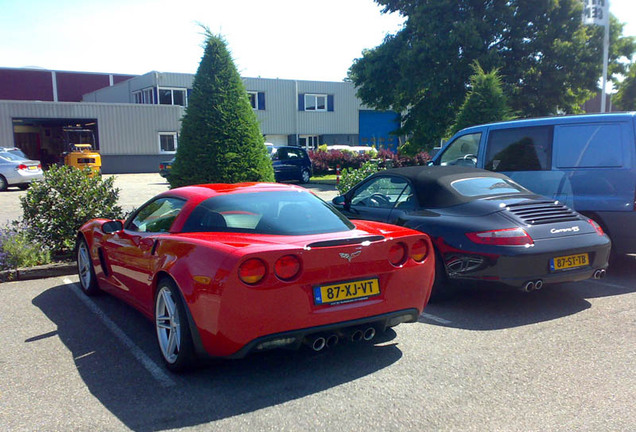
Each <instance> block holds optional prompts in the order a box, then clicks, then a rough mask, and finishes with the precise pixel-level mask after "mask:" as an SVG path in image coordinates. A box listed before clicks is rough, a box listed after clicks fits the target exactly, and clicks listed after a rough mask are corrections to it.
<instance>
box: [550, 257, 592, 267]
mask: <svg viewBox="0 0 636 432" xmlns="http://www.w3.org/2000/svg"><path fill="white" fill-rule="evenodd" d="M586 265H590V258H589V256H588V254H586V253H583V254H577V255H567V256H562V257H556V258H552V259H551V260H550V269H551V270H564V269H570V268H575V267H583V266H586Z"/></svg>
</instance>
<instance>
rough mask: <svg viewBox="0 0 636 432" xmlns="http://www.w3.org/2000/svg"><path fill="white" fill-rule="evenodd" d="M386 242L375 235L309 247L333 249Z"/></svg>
mask: <svg viewBox="0 0 636 432" xmlns="http://www.w3.org/2000/svg"><path fill="white" fill-rule="evenodd" d="M382 240H384V236H381V235H375V236H366V237H356V238H348V239H336V240H326V241H320V242H315V243H310V244H308V245H307V247H309V248H318V247H332V246H346V245H354V244H360V243H365V242H369V243H371V242H376V241H382Z"/></svg>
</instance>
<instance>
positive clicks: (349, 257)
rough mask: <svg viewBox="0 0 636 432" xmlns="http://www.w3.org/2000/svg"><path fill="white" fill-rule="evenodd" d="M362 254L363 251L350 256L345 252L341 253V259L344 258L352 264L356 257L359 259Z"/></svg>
mask: <svg viewBox="0 0 636 432" xmlns="http://www.w3.org/2000/svg"><path fill="white" fill-rule="evenodd" d="M361 253H362V251H357V252H354V253H352V254H348V253H344V252H340V258H344V259H346V260H347V261H349V262H351V260H352V259H354V258H355V257H357V256H358V255H360V254H361Z"/></svg>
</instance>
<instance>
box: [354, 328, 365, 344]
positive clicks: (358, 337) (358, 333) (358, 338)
mask: <svg viewBox="0 0 636 432" xmlns="http://www.w3.org/2000/svg"><path fill="white" fill-rule="evenodd" d="M363 337H364V333H362V330H360V329H355V330H354V331H353V332H352V333H351V342H360V341H361V340H362V338H363Z"/></svg>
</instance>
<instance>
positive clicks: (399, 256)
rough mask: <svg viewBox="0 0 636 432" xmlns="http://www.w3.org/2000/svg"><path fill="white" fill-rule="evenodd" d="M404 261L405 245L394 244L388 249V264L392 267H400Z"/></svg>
mask: <svg viewBox="0 0 636 432" xmlns="http://www.w3.org/2000/svg"><path fill="white" fill-rule="evenodd" d="M405 261H406V245H405V244H404V243H395V244H394V245H393V246H391V249H389V262H390V263H391V264H393V265H394V266H401V265H402V264H404V262H405Z"/></svg>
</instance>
